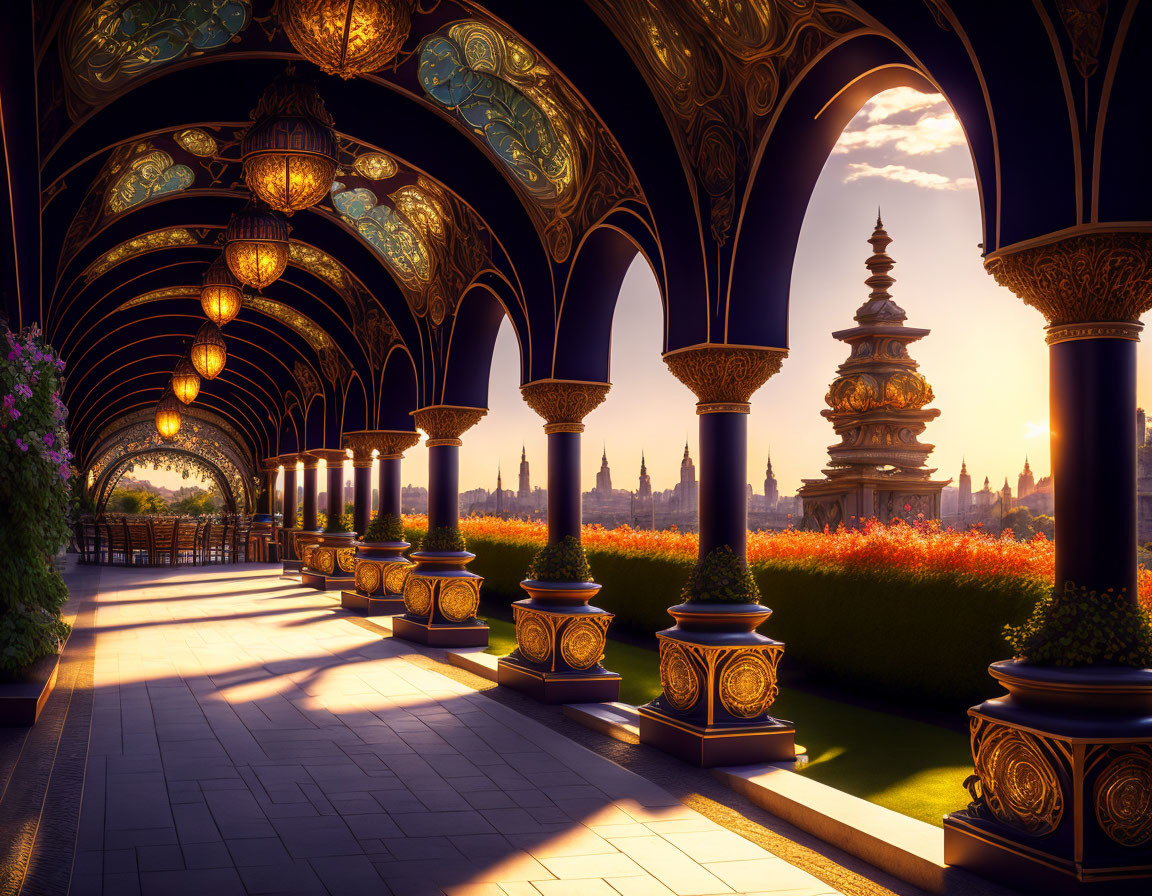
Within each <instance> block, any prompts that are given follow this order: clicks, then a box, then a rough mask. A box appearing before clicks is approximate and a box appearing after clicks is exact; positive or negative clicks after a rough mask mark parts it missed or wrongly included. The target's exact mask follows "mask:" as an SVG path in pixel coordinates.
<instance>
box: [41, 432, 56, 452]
mask: <svg viewBox="0 0 1152 896" xmlns="http://www.w3.org/2000/svg"><path fill="white" fill-rule="evenodd" d="M44 444H45V445H47V446H48V447H49V448H51V447H52V446H53V445H55V444H56V436H55V434H54V433H50V432H46V433H44Z"/></svg>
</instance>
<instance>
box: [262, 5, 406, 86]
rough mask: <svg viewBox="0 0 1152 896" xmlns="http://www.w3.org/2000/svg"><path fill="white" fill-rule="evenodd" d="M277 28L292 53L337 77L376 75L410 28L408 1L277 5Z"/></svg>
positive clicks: (390, 57) (394, 53)
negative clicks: (288, 42) (278, 24)
mask: <svg viewBox="0 0 1152 896" xmlns="http://www.w3.org/2000/svg"><path fill="white" fill-rule="evenodd" d="M277 16H278V17H279V19H280V24H281V25H282V26H284V31H285V32H286V33H287V35H288V40H290V41H291V42H292V46H293V47H294V48H295V49H296V52H297V53H299V54H300V55H301V56H303V57H304V58H305V59H307V60H308V61H309V62H312V63H315V64H316V65H317V66H319V67H320V70H321V71H323V72H326V73H327V74H329V75H339V76H340V77H341V78H354V77H356V76H357V75H366V74H368V73H369V72H375V71H379V70H380V69H382V68H384V66H386V65H387V64H388V63H389V62H391V61H392V60H393V59H395V58H396V54H397V53H398V52H399V51H400V47H401V45H402V44H403V43H404V41H405V40H407V38H408V31H409V29H411V27H412V4H411V2H410V0H280V6H279V8H278V10H277Z"/></svg>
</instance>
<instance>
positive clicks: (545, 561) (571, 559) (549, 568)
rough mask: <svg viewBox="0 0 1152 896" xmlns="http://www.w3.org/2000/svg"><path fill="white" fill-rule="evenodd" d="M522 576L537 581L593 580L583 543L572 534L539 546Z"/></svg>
mask: <svg viewBox="0 0 1152 896" xmlns="http://www.w3.org/2000/svg"><path fill="white" fill-rule="evenodd" d="M524 578H526V579H535V580H536V581H537V582H591V581H593V578H592V570H591V569H590V568H589V567H588V555H587V554H585V553H584V545H582V544H581V543H580V540H579V539H578V538H576V536H574V535H565V536H564V537H563V538H562V539H560V541H557V542H555V543H553V544H548V545H545V546H544V547H543V548H541V550H540V552H539V553H538V554H537V555H536V556H535V557H533V558H532V562H531V563H530V564H529V565H528V571H527V572H525V573H524Z"/></svg>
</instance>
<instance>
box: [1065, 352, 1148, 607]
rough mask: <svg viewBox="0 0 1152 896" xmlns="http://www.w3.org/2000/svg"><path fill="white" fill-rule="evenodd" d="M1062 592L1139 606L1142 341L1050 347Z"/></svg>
mask: <svg viewBox="0 0 1152 896" xmlns="http://www.w3.org/2000/svg"><path fill="white" fill-rule="evenodd" d="M1048 351H1049V393H1050V404H1049V415H1050V421H1051V424H1050V425H1051V430H1052V484H1053V492H1054V499H1055V517H1056V587H1057V590H1060V589H1062V587H1063V586H1064V584H1065V583H1068V582H1073V583H1075V584H1076V585H1077V586H1080V587H1085V588H1089V589H1092V590H1095V591H1106V590H1107V589H1109V588H1113V589H1115V590H1116V591H1117V592H1119V591H1120V590H1121V589H1126V590H1127V594H1128V596H1129V598H1130V599H1131V600H1133V601H1135V600H1136V440H1135V438H1134V437H1133V435H1132V427H1133V421H1134V420H1135V419H1136V342H1135V341H1134V340H1132V339H1071V340H1068V341H1063V342H1056V343H1054V344H1053V345H1051V346H1050V347H1049V350H1048Z"/></svg>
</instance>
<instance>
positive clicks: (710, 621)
mask: <svg viewBox="0 0 1152 896" xmlns="http://www.w3.org/2000/svg"><path fill="white" fill-rule="evenodd" d="M680 597H681V601H682V602H681V603H680V604H678V605H677V606H674V607H670V608H669V610H668V613H669V614H670V615H671V616H672V618H673V619H675V620H676V624H675V625H674V626H673V627H672V628H670V629H666V630H664V631H662V632H657V635H656V637H657V639H658V640H659V642H660V683H661V685H662V686H663V691H662V693H661V694H660V696H659V697H657V698H656V699H655V700H653V701H652V702H651V703H649V704H647V705H646V706H642V707H641V708H640V739H641V742H643V743H651V744H653V745H656V746H659V747H661V748H662V749H665V750H667V751H668V752H671V753H673V754H675V755H679V756H681V757H683V758H685V759H688V760H690V761H692V762H695V763H697V764H699V765H702V766H704V767H711V766H716V765H734V764H743V763H747V762H751V761H761V762H763V761H774V760H788V759H792V758H794V757H795V743H794V739H793V738H794V734H795V730H794V728H793V726H792V723H791V722H785V721H782V720H778V719H774V718H773V717H772V716H770V715H769V714H768V709H769V708H770V707H771V706H772V703H773V701H774V700H775V699H776V694H777V691H778V687H777V682H776V670H777V666H778V664H779V662H780V658H781V656H782V655H783V653H784V645H783V643H781V642H780V641H774V640H772V639H771V638H767V637H765V636H764V635H761V634H759V633H758V632H757V631H756V628H757V627H758V626H759V625H760V624H761V623H763V622H764V621H766V620H767V619H768V617H769V616H771V615H772V611H771V610H770V609H769V608H768V607H765V606H763V605H762V604H761V603H760V591H759V589H758V588H757V587H756V581H755V579H754V578H753V577H752V573H751V571H750V570H749V569H748V567H747V565H746V564H745V563H744V561H743V560H742V559H741V558H740V557H739V556H738V555H737V554H736V553H735V552H734V551H733V550H732V548H730V547H728V546H727V545H723V546H721V547H718V548H714V549H713V550H711V551H709V552H708V554H707V555H705V556H704V557H703V558H702V559H701V560H700V561H699V562H697V564H696V566H695V567H694V568H693V570H692V573H691V574H690V575H689V577H688V580H687V582H685V583H684V587H683V589H682V590H681V592H680Z"/></svg>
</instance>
